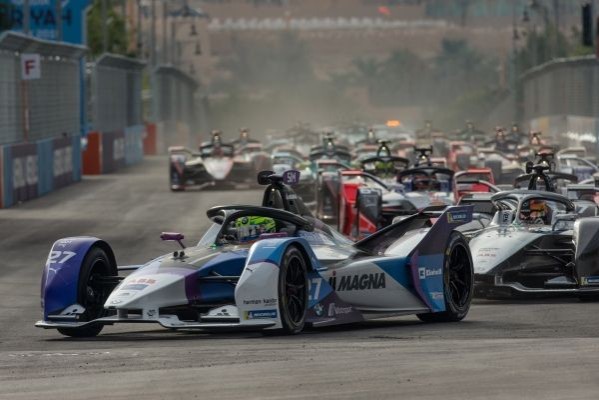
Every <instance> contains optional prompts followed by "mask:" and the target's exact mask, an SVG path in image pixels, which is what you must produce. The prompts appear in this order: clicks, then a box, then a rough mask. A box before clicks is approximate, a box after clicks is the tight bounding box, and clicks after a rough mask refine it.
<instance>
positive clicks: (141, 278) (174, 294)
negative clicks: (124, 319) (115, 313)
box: [104, 270, 195, 309]
mask: <svg viewBox="0 0 599 400" xmlns="http://www.w3.org/2000/svg"><path fill="white" fill-rule="evenodd" d="M189 272H190V273H195V271H193V270H190V271H189ZM185 278H186V274H184V273H160V274H147V275H146V274H134V275H131V276H128V277H127V278H125V279H124V280H123V282H122V283H121V284H120V285H119V286H118V287H117V288H116V289H115V290H114V291H113V292H112V293H111V294H110V296H109V297H108V299H107V300H106V303H105V304H104V307H105V308H111V309H145V308H149V307H155V308H159V307H169V306H175V305H181V304H187V303H188V299H187V296H186V291H185Z"/></svg>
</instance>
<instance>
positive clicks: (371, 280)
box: [329, 272, 386, 292]
mask: <svg viewBox="0 0 599 400" xmlns="http://www.w3.org/2000/svg"><path fill="white" fill-rule="evenodd" d="M337 278H339V280H337ZM329 284H330V285H331V286H332V287H333V289H334V290H336V291H340V292H341V291H350V290H373V289H384V288H385V287H386V283H385V273H384V272H379V273H372V274H359V275H345V276H340V277H336V276H332V277H330V278H329Z"/></svg>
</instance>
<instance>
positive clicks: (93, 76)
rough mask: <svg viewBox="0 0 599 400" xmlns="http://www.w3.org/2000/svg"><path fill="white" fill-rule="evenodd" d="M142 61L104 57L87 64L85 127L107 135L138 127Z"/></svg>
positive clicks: (140, 106)
mask: <svg viewBox="0 0 599 400" xmlns="http://www.w3.org/2000/svg"><path fill="white" fill-rule="evenodd" d="M145 65H146V64H145V62H142V61H138V60H135V59H132V58H127V57H123V56H119V55H114V54H104V55H102V56H101V57H100V58H99V59H98V60H97V61H96V62H95V63H90V64H89V65H88V74H89V81H90V89H91V90H90V91H89V94H90V96H89V101H90V103H91V106H90V107H89V108H90V109H91V113H90V121H89V127H90V128H91V130H94V131H102V132H110V131H114V130H118V129H124V128H125V127H129V126H136V125H141V124H142V123H143V116H142V101H141V92H142V78H143V75H142V74H143V70H144V68H145Z"/></svg>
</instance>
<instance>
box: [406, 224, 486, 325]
mask: <svg viewBox="0 0 599 400" xmlns="http://www.w3.org/2000/svg"><path fill="white" fill-rule="evenodd" d="M443 282H444V284H443V287H444V291H445V293H444V295H445V296H444V297H445V311H443V312H437V313H425V314H418V315H417V316H418V318H419V319H420V320H421V321H424V322H457V321H460V320H462V319H464V317H465V316H466V314H468V310H469V309H470V303H471V302H472V296H473V294H474V270H473V267H472V255H471V254H470V248H469V247H468V242H466V239H465V238H464V236H462V234H461V233H459V232H453V233H452V234H451V236H450V237H449V243H448V244H447V250H446V251H445V261H444V265H443Z"/></svg>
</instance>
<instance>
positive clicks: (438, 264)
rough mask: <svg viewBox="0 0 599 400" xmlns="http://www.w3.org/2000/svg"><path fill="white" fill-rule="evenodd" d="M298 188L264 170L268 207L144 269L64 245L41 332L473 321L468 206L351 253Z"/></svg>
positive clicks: (55, 262) (44, 291) (49, 272)
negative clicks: (124, 326)
mask: <svg viewBox="0 0 599 400" xmlns="http://www.w3.org/2000/svg"><path fill="white" fill-rule="evenodd" d="M298 179H299V177H298V171H287V172H285V173H284V174H283V175H275V174H272V172H271V171H264V173H261V174H260V175H259V182H260V183H261V184H264V185H267V187H266V190H265V192H264V198H263V202H262V206H253V205H229V206H218V207H213V208H211V209H209V210H208V212H207V216H208V218H209V219H210V220H211V221H212V225H211V227H210V228H209V229H208V230H207V232H206V233H205V235H204V236H203V237H202V238H201V239H200V240H199V242H198V243H197V245H195V246H193V247H185V245H184V243H183V240H184V237H183V235H181V234H179V233H163V234H162V235H161V237H162V239H163V240H169V241H174V242H178V243H179V245H180V246H181V248H180V249H177V250H175V251H174V252H172V253H169V254H166V255H164V256H160V257H158V258H155V259H152V260H150V261H148V262H146V263H145V264H143V265H137V266H129V267H121V268H119V267H117V264H116V261H115V257H114V253H113V251H112V250H111V248H110V246H109V245H108V243H106V242H104V241H102V240H100V239H97V238H93V237H71V238H64V239H59V240H58V241H56V242H55V243H54V245H53V246H52V249H51V251H50V254H49V256H48V259H47V261H46V266H45V268H44V271H43V274H42V285H41V300H42V311H43V319H42V320H41V321H38V322H37V323H36V324H35V325H36V326H37V327H40V328H46V329H57V330H58V331H59V332H60V333H61V334H63V335H67V336H74V337H89V336H96V335H98V334H99V333H100V331H101V330H102V328H103V327H104V325H112V324H120V323H153V324H159V325H161V326H163V327H165V328H168V329H173V330H177V329H184V330H194V329H196V330H201V331H218V330H258V331H264V332H265V333H282V334H295V333H299V332H301V331H302V330H303V329H304V328H305V327H320V326H329V325H337V324H344V323H351V322H358V321H364V320H369V319H374V318H383V317H389V316H396V315H408V314H416V315H417V316H418V318H420V319H421V320H423V321H433V322H435V321H459V320H461V319H463V318H464V317H465V316H466V314H467V313H468V310H469V307H470V302H471V298H472V293H473V287H472V284H473V270H472V262H471V256H470V252H469V248H468V244H467V243H466V241H465V239H464V237H463V236H462V234H460V233H459V232H457V231H456V230H455V229H456V228H457V227H459V226H460V225H462V224H464V223H467V222H468V221H469V220H470V218H471V208H470V207H453V208H449V209H447V210H446V211H444V212H442V213H441V212H422V213H419V214H415V215H413V216H411V217H409V218H408V219H406V220H405V221H402V222H400V223H397V224H394V225H391V226H389V227H387V228H385V229H383V230H381V231H379V232H377V233H375V234H373V235H371V236H370V237H368V238H366V239H364V240H362V241H360V242H357V243H351V242H349V241H348V240H346V239H345V238H343V237H342V236H341V235H339V234H338V233H336V232H335V231H333V230H331V229H330V228H329V227H328V226H327V225H325V224H324V223H322V222H320V221H318V220H316V219H314V218H312V217H311V216H310V215H309V213H308V212H307V211H306V209H305V207H304V206H303V204H302V203H301V201H300V200H299V199H298V198H297V196H295V194H294V193H293V190H292V189H291V188H290V187H289V186H287V184H292V183H294V182H297V181H298ZM122 270H133V272H132V273H131V274H130V275H128V276H126V277H123V276H121V275H120V274H119V272H120V271H122Z"/></svg>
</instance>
